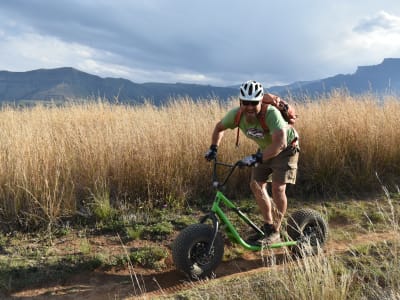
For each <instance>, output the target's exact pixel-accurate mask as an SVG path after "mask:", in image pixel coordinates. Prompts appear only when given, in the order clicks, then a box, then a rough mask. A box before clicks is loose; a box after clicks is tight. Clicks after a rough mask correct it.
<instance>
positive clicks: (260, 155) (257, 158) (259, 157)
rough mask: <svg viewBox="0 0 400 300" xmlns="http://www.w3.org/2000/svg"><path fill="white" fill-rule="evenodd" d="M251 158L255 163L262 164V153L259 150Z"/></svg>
mask: <svg viewBox="0 0 400 300" xmlns="http://www.w3.org/2000/svg"><path fill="white" fill-rule="evenodd" d="M252 156H253V157H254V159H255V160H256V163H258V164H262V162H263V154H262V152H261V151H260V150H258V151H257V153H256V154H253V155H252Z"/></svg>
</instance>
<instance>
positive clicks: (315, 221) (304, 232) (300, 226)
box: [287, 209, 329, 256]
mask: <svg viewBox="0 0 400 300" xmlns="http://www.w3.org/2000/svg"><path fill="white" fill-rule="evenodd" d="M328 230H329V229H328V223H327V222H326V221H325V219H324V218H323V217H322V216H321V215H320V214H319V213H318V212H316V211H315V210H312V209H300V210H298V211H295V212H294V213H293V214H292V215H291V216H290V217H289V220H288V224H287V233H288V235H289V236H290V238H291V239H292V240H294V241H297V242H298V243H297V245H296V246H293V247H291V251H292V252H293V253H294V254H295V255H298V256H306V255H315V254H317V253H319V252H320V251H321V249H322V247H323V246H324V244H325V242H326V241H327V239H328Z"/></svg>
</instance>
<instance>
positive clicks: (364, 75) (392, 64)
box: [268, 58, 400, 99]
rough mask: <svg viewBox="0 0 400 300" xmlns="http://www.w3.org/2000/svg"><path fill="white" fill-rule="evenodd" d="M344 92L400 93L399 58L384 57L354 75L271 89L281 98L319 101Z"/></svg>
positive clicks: (351, 93) (296, 83) (363, 67)
mask: <svg viewBox="0 0 400 300" xmlns="http://www.w3.org/2000/svg"><path fill="white" fill-rule="evenodd" d="M335 89H344V90H346V91H347V92H348V93H349V94H350V95H359V94H365V93H367V92H368V93H372V94H376V95H377V96H382V95H386V94H400V58H385V59H384V60H383V61H382V63H380V64H378V65H372V66H360V67H358V68H357V70H356V72H355V73H354V74H346V75H344V74H338V75H336V76H333V77H328V78H325V79H320V80H313V81H300V82H295V83H292V84H289V85H285V86H273V87H270V88H269V89H268V91H270V92H271V93H276V94H278V95H280V96H282V97H284V96H287V95H288V94H290V95H291V96H293V97H294V98H303V97H305V96H306V97H309V98H311V99H312V98H316V97H319V96H321V95H324V94H327V93H330V92H332V90H335Z"/></svg>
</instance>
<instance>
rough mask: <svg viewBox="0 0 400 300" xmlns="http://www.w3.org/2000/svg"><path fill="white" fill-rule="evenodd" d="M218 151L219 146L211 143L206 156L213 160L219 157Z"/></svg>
mask: <svg viewBox="0 0 400 300" xmlns="http://www.w3.org/2000/svg"><path fill="white" fill-rule="evenodd" d="M217 152H218V146H217V145H211V146H210V149H208V151H207V152H206V154H205V155H204V157H205V158H206V159H207V160H208V161H210V160H213V159H215V158H216V157H217Z"/></svg>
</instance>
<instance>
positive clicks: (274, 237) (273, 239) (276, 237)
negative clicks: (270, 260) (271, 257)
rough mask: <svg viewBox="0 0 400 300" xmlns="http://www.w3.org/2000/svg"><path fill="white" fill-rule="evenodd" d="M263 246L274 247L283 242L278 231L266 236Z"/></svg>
mask: <svg viewBox="0 0 400 300" xmlns="http://www.w3.org/2000/svg"><path fill="white" fill-rule="evenodd" d="M261 242H262V243H263V245H272V244H276V243H280V242H281V235H280V234H279V232H278V231H274V232H272V233H270V234H269V235H268V236H266V237H265V238H264V239H263V240H262V241H261Z"/></svg>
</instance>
